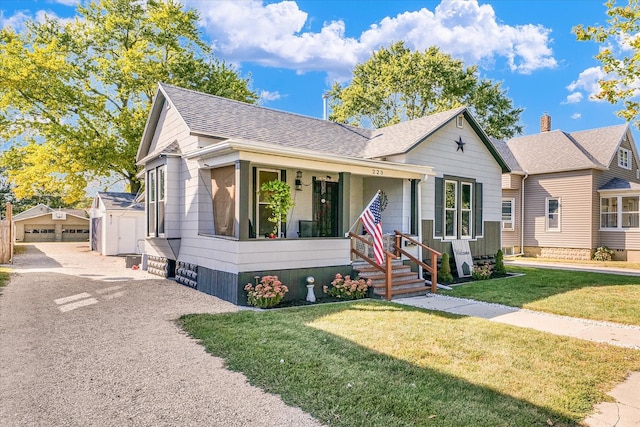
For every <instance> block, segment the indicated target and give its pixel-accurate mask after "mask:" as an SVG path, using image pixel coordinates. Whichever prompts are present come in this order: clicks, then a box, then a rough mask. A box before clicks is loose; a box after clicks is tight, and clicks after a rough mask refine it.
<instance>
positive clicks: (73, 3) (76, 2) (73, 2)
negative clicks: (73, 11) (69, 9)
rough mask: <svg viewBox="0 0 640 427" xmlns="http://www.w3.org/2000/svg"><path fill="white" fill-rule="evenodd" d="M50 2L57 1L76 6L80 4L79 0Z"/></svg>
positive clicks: (64, 4)
mask: <svg viewBox="0 0 640 427" xmlns="http://www.w3.org/2000/svg"><path fill="white" fill-rule="evenodd" d="M51 1H52V3H58V4H61V5H63V6H77V5H78V4H80V0H51Z"/></svg>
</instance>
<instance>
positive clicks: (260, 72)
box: [0, 0, 640, 140]
mask: <svg viewBox="0 0 640 427" xmlns="http://www.w3.org/2000/svg"><path fill="white" fill-rule="evenodd" d="M77 3H78V1H77V0H0V25H1V26H3V27H4V26H8V25H10V26H13V27H14V28H17V29H19V28H21V26H22V25H23V23H24V20H25V19H41V18H42V16H43V14H45V13H46V14H49V15H55V16H57V17H59V18H62V19H66V18H70V17H72V16H73V15H74V14H75V6H76V4H77ZM183 3H185V4H186V5H187V6H189V7H193V8H195V9H197V10H198V11H199V12H200V15H201V29H202V33H203V38H204V39H205V40H206V41H207V42H209V43H211V44H212V46H213V47H214V50H215V52H216V55H217V57H218V58H220V59H223V60H225V61H227V62H229V63H232V64H234V65H235V66H236V67H237V68H238V70H239V71H240V72H241V74H242V75H247V74H248V73H250V74H251V76H252V86H253V89H254V90H256V91H257V92H258V93H260V94H261V96H262V100H261V104H262V105H264V106H266V107H270V108H275V109H278V110H284V111H290V112H294V113H299V114H304V115H308V116H314V117H321V116H322V113H323V103H322V94H323V93H324V92H325V91H326V90H327V89H328V88H329V87H330V85H331V83H332V82H333V81H340V82H344V83H346V82H348V80H349V77H350V75H351V70H352V69H353V66H354V65H355V64H356V63H358V62H363V61H365V60H367V59H368V58H369V56H370V55H371V52H372V51H373V50H376V49H378V48H379V47H381V46H388V45H389V43H391V42H393V41H398V40H404V41H405V44H406V45H407V46H408V47H410V48H412V49H419V50H424V49H426V48H427V47H428V46H430V45H436V46H438V47H440V49H441V50H443V51H444V52H447V53H449V54H451V55H452V56H454V57H456V58H460V59H462V60H463V61H464V62H465V65H478V67H479V73H480V76H481V77H483V78H488V79H491V80H493V81H496V82H498V81H499V82H502V85H503V88H504V89H507V90H508V94H507V95H508V96H509V97H510V98H511V99H512V100H513V102H514V105H515V106H516V107H522V108H524V109H525V111H524V113H523V114H522V116H521V121H522V123H523V124H524V126H525V130H524V133H525V134H531V133H537V132H538V131H539V123H540V116H541V115H542V114H543V113H544V112H548V113H549V114H550V115H551V117H552V128H553V129H561V130H564V131H567V132H571V131H577V130H584V129H591V128H596V127H602V126H611V125H617V124H620V123H623V120H622V119H620V118H619V117H617V116H616V115H615V111H616V110H617V109H618V108H619V106H612V105H610V104H609V103H606V102H601V101H595V100H594V99H592V97H591V95H592V94H593V93H594V91H596V90H597V84H596V82H597V80H598V78H599V77H601V76H602V71H601V69H600V67H599V65H600V64H599V62H598V61H596V60H595V59H594V55H596V54H597V53H598V49H599V48H600V47H601V46H599V45H598V44H596V43H593V42H578V41H576V38H575V35H574V34H573V33H572V28H573V27H574V26H576V25H578V24H585V25H593V24H605V23H606V19H607V15H606V7H605V6H604V4H603V2H601V1H592V0H582V1H578V0H555V1H552V0H536V1H533V0H531V1H518V0H493V1H475V0H474V1H471V0H470V1H401V0H400V1H383V0H378V1H367V0H352V1H348V0H297V1H273V0H270V1H261V0H254V1H249V0H247V1H226V0H183ZM614 48H616V47H615V46H614ZM634 133H635V134H636V138H635V139H636V140H639V139H640V138H638V136H637V132H634Z"/></svg>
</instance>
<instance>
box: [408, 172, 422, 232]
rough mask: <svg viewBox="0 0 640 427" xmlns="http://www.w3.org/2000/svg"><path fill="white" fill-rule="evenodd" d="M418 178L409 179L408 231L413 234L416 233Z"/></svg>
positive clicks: (418, 207)
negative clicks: (409, 212)
mask: <svg viewBox="0 0 640 427" xmlns="http://www.w3.org/2000/svg"><path fill="white" fill-rule="evenodd" d="M418 209H420V206H419V203H418V180H417V179H412V180H411V224H410V229H409V231H410V232H411V234H413V235H416V236H417V235H418Z"/></svg>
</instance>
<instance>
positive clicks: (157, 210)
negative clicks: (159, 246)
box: [147, 166, 166, 236]
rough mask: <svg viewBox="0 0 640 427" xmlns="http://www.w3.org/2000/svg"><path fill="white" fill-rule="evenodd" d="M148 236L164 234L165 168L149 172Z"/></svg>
mask: <svg viewBox="0 0 640 427" xmlns="http://www.w3.org/2000/svg"><path fill="white" fill-rule="evenodd" d="M147 189H148V192H147V235H148V236H160V235H162V234H164V207H165V206H164V205H165V198H166V179H165V167H164V166H158V167H157V168H155V169H151V170H149V171H148V172H147Z"/></svg>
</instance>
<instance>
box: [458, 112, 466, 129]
mask: <svg viewBox="0 0 640 427" xmlns="http://www.w3.org/2000/svg"><path fill="white" fill-rule="evenodd" d="M456 126H457V127H459V128H460V129H462V128H463V127H464V116H463V115H462V114H460V115H459V116H458V117H456Z"/></svg>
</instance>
